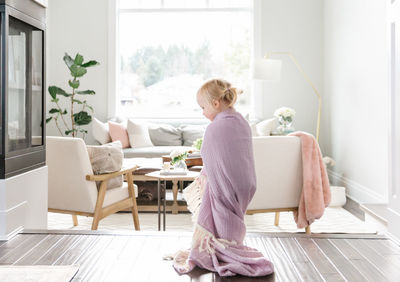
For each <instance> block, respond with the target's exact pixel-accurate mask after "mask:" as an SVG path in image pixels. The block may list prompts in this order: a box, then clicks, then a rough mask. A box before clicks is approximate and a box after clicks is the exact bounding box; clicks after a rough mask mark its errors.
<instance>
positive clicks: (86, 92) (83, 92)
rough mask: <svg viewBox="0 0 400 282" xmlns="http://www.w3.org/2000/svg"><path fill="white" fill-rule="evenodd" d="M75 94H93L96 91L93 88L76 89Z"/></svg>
mask: <svg viewBox="0 0 400 282" xmlns="http://www.w3.org/2000/svg"><path fill="white" fill-rule="evenodd" d="M76 94H81V95H94V94H96V92H94V91H93V90H84V91H76Z"/></svg>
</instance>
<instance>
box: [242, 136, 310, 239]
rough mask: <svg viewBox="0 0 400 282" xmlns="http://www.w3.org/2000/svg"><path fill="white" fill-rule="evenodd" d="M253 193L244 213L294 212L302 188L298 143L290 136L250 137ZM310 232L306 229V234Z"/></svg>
mask: <svg viewBox="0 0 400 282" xmlns="http://www.w3.org/2000/svg"><path fill="white" fill-rule="evenodd" d="M253 149H254V161H255V168H256V175H257V190H256V193H255V195H254V197H253V199H252V201H251V202H250V204H249V206H248V208H247V214H254V213H264V212H275V225H276V226H278V225H279V215H280V214H279V212H282V211H296V210H297V208H298V205H299V200H300V194H301V190H302V185H303V165H302V157H301V142H300V139H299V138H298V137H294V136H262V137H253ZM310 232H311V229H310V226H307V227H306V233H307V234H309V233H310Z"/></svg>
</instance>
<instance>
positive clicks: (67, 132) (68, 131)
mask: <svg viewBox="0 0 400 282" xmlns="http://www.w3.org/2000/svg"><path fill="white" fill-rule="evenodd" d="M72 132H73V130H65V132H64V133H65V135H70V134H71V133H72Z"/></svg>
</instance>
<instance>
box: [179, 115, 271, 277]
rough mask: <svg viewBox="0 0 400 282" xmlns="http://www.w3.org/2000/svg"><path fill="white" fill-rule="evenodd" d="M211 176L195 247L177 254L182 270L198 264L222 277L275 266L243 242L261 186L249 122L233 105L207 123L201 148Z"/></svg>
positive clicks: (255, 272)
mask: <svg viewBox="0 0 400 282" xmlns="http://www.w3.org/2000/svg"><path fill="white" fill-rule="evenodd" d="M201 156H202V158H203V163H204V169H203V172H202V173H203V174H205V175H206V178H207V181H206V184H205V188H204V193H203V196H202V201H201V205H200V211H199V214H198V219H197V224H196V227H195V231H194V234H193V239H192V247H191V250H190V251H180V252H178V253H177V255H176V256H175V258H174V267H175V269H176V271H177V272H178V273H187V272H190V271H191V270H192V269H193V268H194V267H195V266H196V265H197V266H199V267H201V268H204V269H208V270H210V271H213V272H218V274H219V275H220V276H233V275H236V274H240V275H244V276H264V275H267V274H270V273H272V272H273V265H272V263H271V262H269V261H268V260H267V259H266V258H265V257H264V256H263V255H262V253H260V252H259V251H257V250H256V249H253V248H249V247H246V246H244V245H243V239H244V237H245V234H246V227H245V224H244V214H245V212H246V209H247V206H248V204H249V202H250V200H251V199H252V197H253V195H254V193H255V189H256V175H255V169H254V159H253V146H252V139H251V131H250V127H249V125H248V123H247V121H246V120H245V119H244V118H243V117H242V116H241V115H240V114H239V113H237V112H236V111H235V110H234V109H228V110H226V111H224V112H221V113H219V114H218V115H217V116H216V117H215V119H214V120H213V122H212V123H211V124H210V125H209V126H208V127H207V130H206V132H205V135H204V141H203V146H202V149H201Z"/></svg>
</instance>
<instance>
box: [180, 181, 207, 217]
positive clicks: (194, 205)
mask: <svg viewBox="0 0 400 282" xmlns="http://www.w3.org/2000/svg"><path fill="white" fill-rule="evenodd" d="M203 183H205V176H199V177H198V178H196V180H195V181H193V182H192V183H191V184H190V185H189V186H187V187H186V188H185V189H184V190H183V198H184V199H185V200H186V204H187V208H188V210H189V211H190V212H191V213H192V222H194V223H196V222H197V218H198V215H199V212H200V205H201V198H202V196H203V191H204V187H203Z"/></svg>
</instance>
